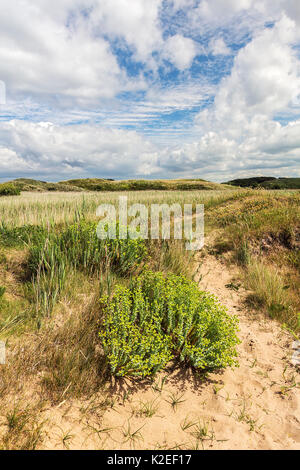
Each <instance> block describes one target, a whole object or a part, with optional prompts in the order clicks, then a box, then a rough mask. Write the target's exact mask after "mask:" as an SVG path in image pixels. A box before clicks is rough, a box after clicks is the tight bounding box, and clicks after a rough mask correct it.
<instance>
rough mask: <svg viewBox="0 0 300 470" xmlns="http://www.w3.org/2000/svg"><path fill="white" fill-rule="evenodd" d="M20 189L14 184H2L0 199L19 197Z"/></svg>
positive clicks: (0, 186) (0, 185)
mask: <svg viewBox="0 0 300 470" xmlns="http://www.w3.org/2000/svg"><path fill="white" fill-rule="evenodd" d="M19 195H20V189H19V188H18V187H17V186H15V185H14V184H10V183H4V184H0V197H1V196H19Z"/></svg>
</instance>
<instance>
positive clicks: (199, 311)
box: [100, 271, 238, 377]
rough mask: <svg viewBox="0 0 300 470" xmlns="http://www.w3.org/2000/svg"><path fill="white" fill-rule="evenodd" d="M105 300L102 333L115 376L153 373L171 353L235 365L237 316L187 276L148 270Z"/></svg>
mask: <svg viewBox="0 0 300 470" xmlns="http://www.w3.org/2000/svg"><path fill="white" fill-rule="evenodd" d="M101 304H102V306H103V325H102V329H101V331H100V338H101V342H102V345H103V348H104V352H105V354H106V357H107V362H108V363H109V365H110V368H111V372H112V373H113V374H115V375H117V376H124V375H133V376H141V377H144V376H146V375H151V374H153V373H155V372H157V371H158V370H160V369H162V368H163V367H164V366H165V365H166V364H167V362H168V361H169V360H170V359H172V358H173V359H176V360H177V361H179V362H184V363H186V364H188V365H190V366H192V367H195V368H197V369H206V370H213V369H221V368H224V367H227V366H233V365H236V359H235V357H236V355H237V354H236V349H235V346H236V345H237V343H238V338H237V336H236V332H237V319H236V317H232V316H230V315H228V314H227V312H226V309H225V308H224V307H222V306H221V305H220V304H219V302H218V301H217V299H216V298H215V297H214V296H212V295H210V294H208V293H205V292H201V291H199V289H198V286H197V284H196V283H194V282H193V281H189V280H188V279H186V278H185V277H183V276H176V275H173V274H171V275H168V276H167V277H165V276H164V275H163V274H162V273H160V272H158V273H153V272H151V271H147V272H145V273H143V274H142V275H141V276H139V277H138V278H137V279H136V280H134V281H133V282H132V283H131V285H130V287H129V288H128V289H125V288H122V287H118V288H117V290H116V292H115V294H114V295H113V297H112V298H111V299H109V298H107V297H106V298H102V299H101Z"/></svg>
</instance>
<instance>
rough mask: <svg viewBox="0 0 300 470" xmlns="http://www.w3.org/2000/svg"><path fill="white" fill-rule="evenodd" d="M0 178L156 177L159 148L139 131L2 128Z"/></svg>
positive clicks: (42, 126) (33, 126)
mask: <svg viewBox="0 0 300 470" xmlns="http://www.w3.org/2000/svg"><path fill="white" fill-rule="evenodd" d="M0 141H1V146H0V171H1V176H2V177H3V175H5V174H9V175H11V176H12V173H14V175H15V176H18V175H20V171H22V172H23V174H35V175H36V174H39V175H44V176H45V177H46V176H48V177H49V176H50V177H51V178H55V179H61V175H64V174H66V175H73V176H74V175H79V176H84V175H90V174H91V173H92V174H94V175H95V176H96V175H98V176H100V177H101V176H115V175H117V176H119V177H122V176H123V177H124V176H125V177H126V176H128V175H147V174H151V173H153V172H155V170H156V160H157V153H156V149H155V148H154V146H153V145H152V144H150V143H149V142H148V141H147V140H146V139H145V138H143V137H142V136H140V135H138V134H137V133H136V132H134V131H122V130H111V129H104V128H101V127H100V126H96V125H77V126H56V125H54V124H52V123H45V122H42V123H30V122H24V121H10V122H8V123H0Z"/></svg>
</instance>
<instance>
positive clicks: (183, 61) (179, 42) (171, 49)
mask: <svg viewBox="0 0 300 470" xmlns="http://www.w3.org/2000/svg"><path fill="white" fill-rule="evenodd" d="M196 55H197V47H196V44H195V42H194V41H193V40H192V39H190V38H185V37H184V36H181V35H180V34H176V35H174V36H171V37H169V38H168V39H167V40H166V42H165V45H164V50H163V57H165V58H166V59H168V60H170V62H172V63H173V64H174V65H175V66H176V67H177V68H178V69H179V70H185V69H188V68H190V66H191V65H192V62H193V60H194V58H195V56H196Z"/></svg>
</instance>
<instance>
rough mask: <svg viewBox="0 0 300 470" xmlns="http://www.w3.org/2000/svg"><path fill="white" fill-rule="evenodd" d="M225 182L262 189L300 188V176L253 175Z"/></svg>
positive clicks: (241, 186)
mask: <svg viewBox="0 0 300 470" xmlns="http://www.w3.org/2000/svg"><path fill="white" fill-rule="evenodd" d="M226 184H229V185H231V186H238V187H240V188H253V189H258V188H264V189H300V178H274V177H271V176H257V177H256V176H255V177H252V178H241V179H236V180H232V181H228V182H227V183H226Z"/></svg>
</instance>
